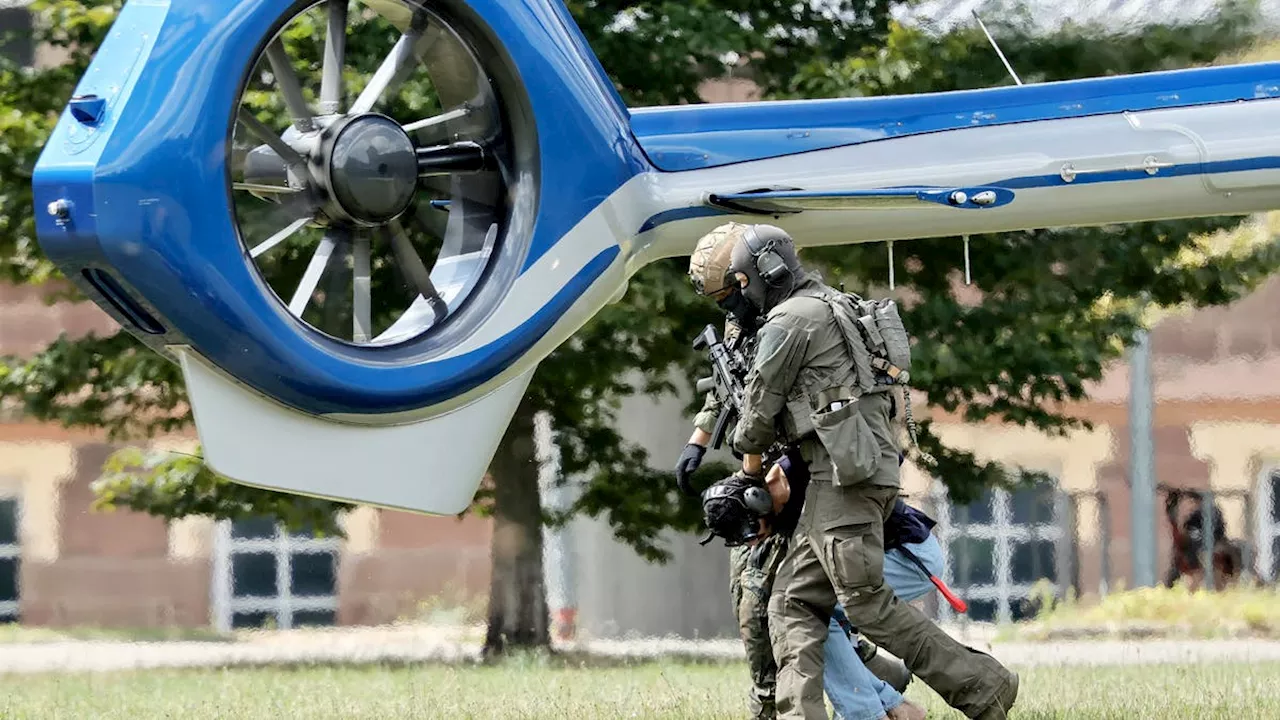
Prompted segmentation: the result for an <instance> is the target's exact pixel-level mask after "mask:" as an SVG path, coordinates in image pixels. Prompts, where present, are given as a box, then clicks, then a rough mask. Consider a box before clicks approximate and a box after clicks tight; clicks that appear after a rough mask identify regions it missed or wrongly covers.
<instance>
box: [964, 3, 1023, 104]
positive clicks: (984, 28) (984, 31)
mask: <svg viewBox="0 0 1280 720" xmlns="http://www.w3.org/2000/svg"><path fill="white" fill-rule="evenodd" d="M970 12H972V13H973V19H974V20H977V21H978V27H980V28H982V34H983V35H986V36H987V41H988V42H990V43H991V47H993V48H995V51H996V55H999V56H1000V62H1002V63H1004V69H1005V70H1008V71H1009V75H1011V76H1013V81H1014V82H1015V83H1017V84H1019V85H1021V84H1022V80H1020V79H1019V78H1018V73H1016V72H1014V71H1013V66H1012V65H1010V64H1009V59H1008V58H1006V57H1005V56H1004V52H1003V51H1002V50H1001V49H1000V45H999V44H997V43H996V39H995V38H993V37H991V31H990V30H987V25H986V23H984V22H982V18H981V17H978V11H977V10H976V9H974V10H970Z"/></svg>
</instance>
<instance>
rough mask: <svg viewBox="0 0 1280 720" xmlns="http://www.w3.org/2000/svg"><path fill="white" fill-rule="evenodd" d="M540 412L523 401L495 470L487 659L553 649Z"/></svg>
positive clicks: (499, 451) (495, 460) (495, 464)
mask: <svg viewBox="0 0 1280 720" xmlns="http://www.w3.org/2000/svg"><path fill="white" fill-rule="evenodd" d="M533 417H534V412H533V410H532V408H530V407H529V404H528V402H521V403H520V407H519V408H518V409H517V410H516V414H515V417H514V418H512V420H511V426H510V427H508V428H507V432H506V435H505V436H504V437H503V438H502V444H501V445H500V446H499V447H498V452H497V454H496V455H494V458H493V463H492V466H491V468H490V470H491V475H492V476H493V491H494V492H493V545H492V547H491V554H492V562H493V570H492V579H491V580H490V584H489V631H488V634H487V636H486V637H485V641H484V656H485V657H486V658H492V657H496V656H499V655H502V654H503V653H505V652H506V651H507V650H509V649H511V648H535V649H536V648H543V649H546V648H550V647H551V632H550V628H549V626H550V612H549V611H548V609H547V589H546V585H545V583H544V582H543V576H542V503H541V498H540V496H539V493H538V461H537V447H536V445H535V443H534V435H533Z"/></svg>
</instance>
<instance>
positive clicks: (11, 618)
mask: <svg viewBox="0 0 1280 720" xmlns="http://www.w3.org/2000/svg"><path fill="white" fill-rule="evenodd" d="M20 555H21V553H20V552H19V548H18V501H17V499H16V498H0V623H12V622H17V621H18V619H19V612H18V570H19V563H20V562H21V558H20Z"/></svg>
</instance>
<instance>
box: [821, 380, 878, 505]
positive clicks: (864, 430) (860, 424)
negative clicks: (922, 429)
mask: <svg viewBox="0 0 1280 720" xmlns="http://www.w3.org/2000/svg"><path fill="white" fill-rule="evenodd" d="M809 419H810V421H811V422H812V423H813V429H814V431H815V432H816V433H817V435H818V440H820V441H821V442H822V446H823V447H825V448H826V449H827V454H828V455H829V456H831V464H832V465H833V468H832V470H833V472H832V484H833V485H835V486H837V487H851V486H854V485H861V484H863V483H865V482H867V481H869V480H871V478H873V477H875V474H876V471H877V470H878V469H879V467H880V446H879V445H878V444H877V443H876V436H875V435H874V434H873V433H872V432H871V426H870V425H868V424H867V420H866V418H864V417H862V413H861V412H859V411H858V402H857V401H856V400H854V401H849V402H847V403H845V404H844V405H842V406H841V407H840V408H839V409H836V410H831V411H829V412H823V411H818V412H814V413H812V414H810V416H809Z"/></svg>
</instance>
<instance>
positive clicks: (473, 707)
mask: <svg viewBox="0 0 1280 720" xmlns="http://www.w3.org/2000/svg"><path fill="white" fill-rule="evenodd" d="M745 690H746V668H745V666H744V665H741V664H737V663H730V664H715V663H700V664H686V663H669V662H667V663H663V662H654V663H640V664H634V665H629V666H626V665H624V666H615V667H593V668H571V667H565V666H563V665H562V664H561V665H552V664H546V663H539V662H532V661H526V662H510V663H507V664H505V665H502V666H497V667H474V666H441V665H432V666H421V667H401V668H389V667H382V668H379V667H369V668H341V667H311V668H299V669H288V670H281V669H238V670H206V671H138V672H130V673H115V674H101V675H80V674H77V675H10V676H5V677H0V717H2V718H5V719H6V720H8V719H10V718H41V719H42V720H43V719H45V718H76V719H77V720H78V719H80V718H95V719H97V718H103V719H106V718H131V719H132V718H236V719H240V718H270V719H271V720H282V719H285V718H307V719H308V720H310V719H312V718H344V719H346V718H376V719H377V720H399V719H400V718H558V719H560V718H569V719H571V720H596V719H597V718H600V719H603V718H734V719H741V718H745V717H746V713H745V710H744V705H743V698H744V692H745ZM907 694H908V696H909V697H912V698H914V699H916V700H917V701H920V702H923V703H924V704H925V705H926V706H927V707H928V708H929V710H930V717H931V718H946V719H949V720H950V719H954V720H961V717H962V716H961V715H960V714H959V713H956V712H954V711H950V710H948V709H947V708H946V707H945V706H944V705H943V703H942V702H941V701H940V700H939V699H938V698H937V696H935V695H933V693H932V692H931V691H929V690H928V689H927V688H925V687H924V686H923V685H920V684H919V683H918V682H916V683H913V684H912V687H911V688H910V689H909V690H908V693H907ZM1013 718H1015V719H1016V718H1025V719H1026V720H1032V719H1035V718H1040V719H1045V718H1062V719H1064V720H1066V719H1067V718H1070V719H1071V720H1094V719H1095V718H1096V719H1101V718H1117V719H1120V718H1125V719H1128V718H1160V719H1162V720H1164V719H1168V720H1174V719H1178V718H1186V719H1188V720H1190V719H1192V718H1194V719H1195V720H1209V719H1211V718H1223V720H1227V719H1230V720H1239V719H1241V718H1280V663H1277V664H1269V665H1266V664H1263V665H1254V666H1248V665H1204V666H1145V667H1144V666H1131V667H1117V668H1043V667H1041V668H1029V669H1027V670H1025V671H1024V672H1023V673H1022V696H1021V697H1020V698H1019V703H1018V707H1017V708H1016V709H1015V710H1014V713H1013Z"/></svg>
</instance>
